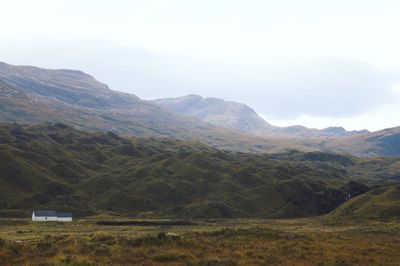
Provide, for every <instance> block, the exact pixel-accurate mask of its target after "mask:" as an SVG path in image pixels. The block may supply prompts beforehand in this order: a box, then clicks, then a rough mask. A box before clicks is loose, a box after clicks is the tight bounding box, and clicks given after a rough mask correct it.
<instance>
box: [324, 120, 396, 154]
mask: <svg viewBox="0 0 400 266" xmlns="http://www.w3.org/2000/svg"><path fill="white" fill-rule="evenodd" d="M322 149H323V150H326V151H335V152H337V153H347V154H354V155H356V156H362V157H365V156H400V127H395V128H388V129H384V130H380V131H376V132H372V133H368V134H363V135H359V136H349V137H345V138H341V139H334V140H332V141H330V142H327V143H326V145H323V146H322Z"/></svg>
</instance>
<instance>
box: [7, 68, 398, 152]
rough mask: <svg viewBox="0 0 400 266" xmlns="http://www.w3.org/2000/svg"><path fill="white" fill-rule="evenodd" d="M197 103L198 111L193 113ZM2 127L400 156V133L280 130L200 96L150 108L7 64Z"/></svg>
mask: <svg viewBox="0 0 400 266" xmlns="http://www.w3.org/2000/svg"><path fill="white" fill-rule="evenodd" d="M191 101H193V102H194V103H196V104H193V107H191V106H190V105H191V104H189V103H191ZM168 103H171V104H168ZM167 105H169V106H170V107H166V106H167ZM171 106H172V107H173V106H175V107H174V108H175V109H173V108H172V107H171ZM178 107H179V108H178ZM171 108H172V109H171ZM167 109H170V110H167ZM183 110H186V111H183ZM179 112H181V113H185V114H181V113H179ZM202 119H204V121H203V120H202ZM207 120H208V121H207ZM0 122H9V123H23V124H38V123H43V122H61V123H65V124H68V125H71V126H74V127H75V128H77V129H82V130H90V131H101V132H106V131H112V132H115V133H118V134H121V135H133V136H138V137H173V138H177V139H181V140H189V141H201V142H203V143H205V144H207V145H212V146H214V147H216V148H219V149H229V150H234V151H243V152H261V153H264V152H267V153H276V152H282V151H287V150H292V149H297V150H301V151H318V150H319V151H324V152H334V153H346V154H352V155H356V156H361V157H365V156H399V155H400V138H399V134H400V128H393V129H387V130H384V131H378V132H372V133H369V132H366V131H361V132H360V131H356V132H348V131H345V130H344V129H343V128H327V129H324V130H316V129H308V128H305V127H301V126H293V127H287V128H279V127H274V126H271V125H270V124H268V123H267V122H265V121H264V120H262V118H261V117H259V116H258V115H257V114H256V113H255V112H254V110H252V109H251V108H250V107H248V106H246V105H243V104H237V103H232V102H226V101H224V100H219V99H215V98H211V99H203V98H201V97H199V96H193V95H192V96H189V97H183V98H181V99H180V100H171V99H169V100H158V101H145V100H141V99H140V98H138V97H137V96H135V95H133V94H128V93H122V92H117V91H113V90H111V89H110V88H108V86H107V85H105V84H103V83H101V82H98V81H97V80H95V79H94V78H93V77H91V76H90V75H87V74H85V73H83V72H81V71H75V70H63V69H59V70H49V69H42V68H37V67H31V66H13V65H8V64H5V63H0Z"/></svg>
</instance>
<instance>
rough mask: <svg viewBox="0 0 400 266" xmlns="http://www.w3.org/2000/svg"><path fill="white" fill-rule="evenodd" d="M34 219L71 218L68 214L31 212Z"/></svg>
mask: <svg viewBox="0 0 400 266" xmlns="http://www.w3.org/2000/svg"><path fill="white" fill-rule="evenodd" d="M33 213H34V214H35V216H36V217H63V218H69V217H72V214H71V213H70V212H57V211H33Z"/></svg>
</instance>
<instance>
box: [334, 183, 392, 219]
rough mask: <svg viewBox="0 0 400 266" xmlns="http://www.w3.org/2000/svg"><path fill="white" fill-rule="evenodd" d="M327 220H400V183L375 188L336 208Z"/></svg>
mask: <svg viewBox="0 0 400 266" xmlns="http://www.w3.org/2000/svg"><path fill="white" fill-rule="evenodd" d="M326 220H327V221H328V222H331V223H346V222H360V221H366V220H372V221H394V220H395V221H400V185H392V186H386V187H379V188H375V189H373V190H371V191H369V192H368V193H365V194H362V195H359V196H357V197H355V198H353V199H351V200H349V201H347V202H346V203H344V204H343V205H341V206H340V207H339V208H337V209H335V210H334V211H333V212H331V213H330V214H329V215H327V217H326Z"/></svg>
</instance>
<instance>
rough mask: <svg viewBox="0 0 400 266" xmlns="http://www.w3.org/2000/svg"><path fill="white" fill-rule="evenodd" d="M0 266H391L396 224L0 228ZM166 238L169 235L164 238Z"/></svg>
mask: <svg viewBox="0 0 400 266" xmlns="http://www.w3.org/2000/svg"><path fill="white" fill-rule="evenodd" d="M0 224H2V225H0V237H1V239H0V265H110V264H113V265H399V261H400V230H399V229H400V225H399V224H398V223H369V224H362V225H358V226H354V225H352V226H330V225H324V224H322V223H321V221H320V220H319V219H295V220H227V221H218V222H216V223H209V224H208V223H205V222H200V224H201V225H200V226H193V227H188V226H181V227H180V226H172V227H126V226H121V227H120V226H118V227H110V226H107V227H101V226H98V225H96V223H95V221H94V220H85V221H79V222H74V223H71V224H51V223H41V224H33V223H30V222H23V223H20V224H17V225H12V224H11V225H10V223H6V225H4V223H0ZM165 232H172V233H174V234H168V233H167V234H165Z"/></svg>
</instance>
